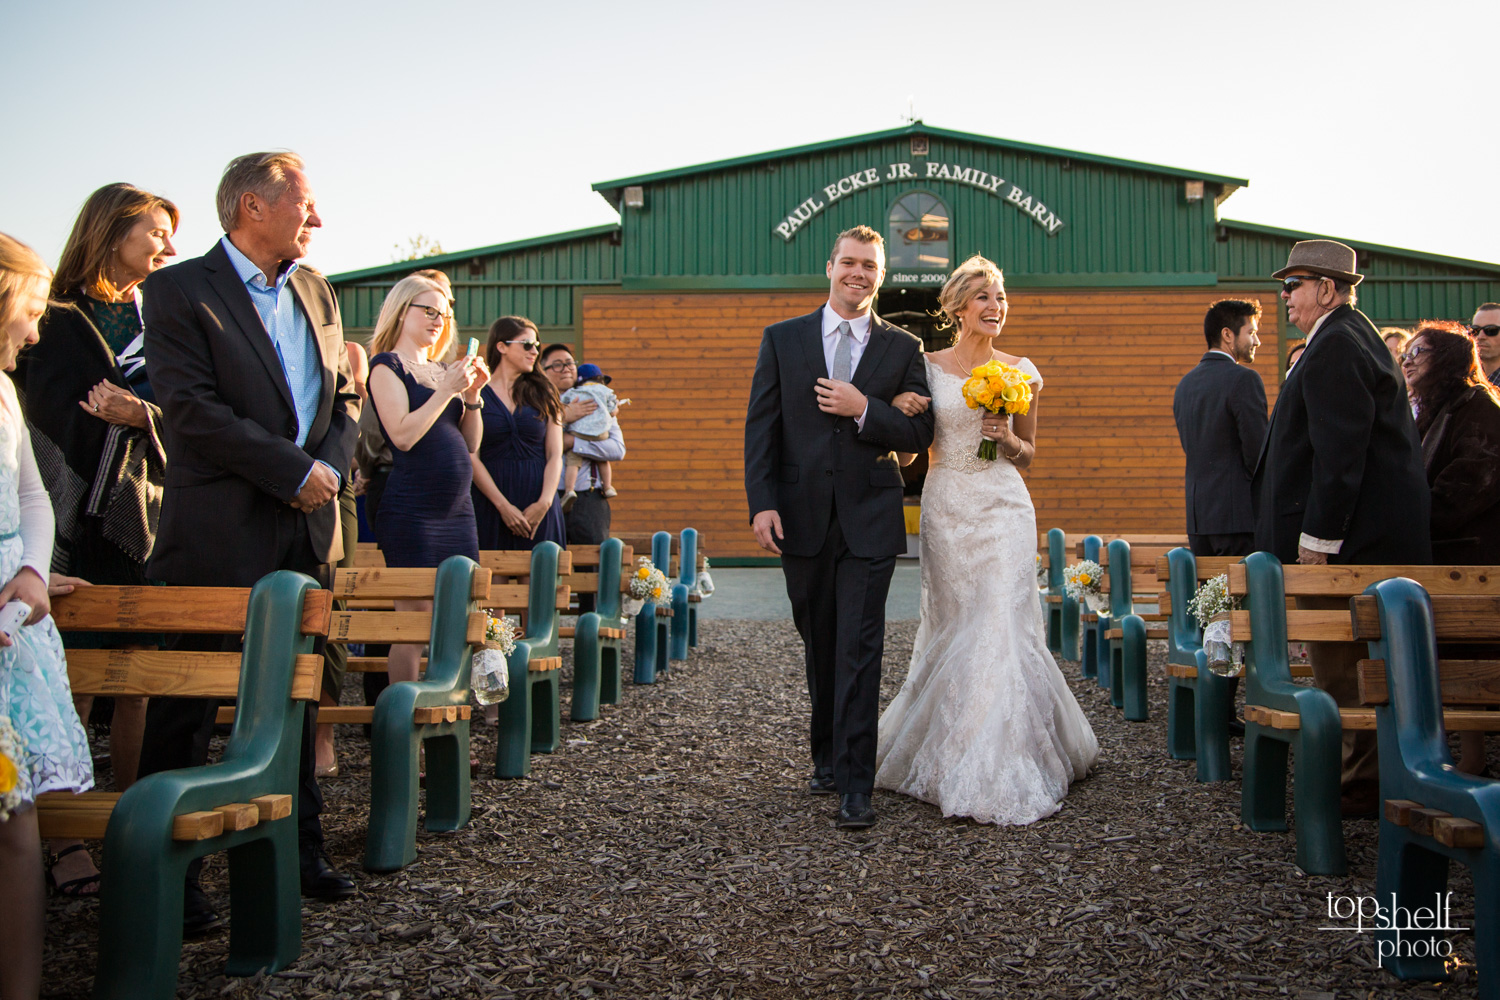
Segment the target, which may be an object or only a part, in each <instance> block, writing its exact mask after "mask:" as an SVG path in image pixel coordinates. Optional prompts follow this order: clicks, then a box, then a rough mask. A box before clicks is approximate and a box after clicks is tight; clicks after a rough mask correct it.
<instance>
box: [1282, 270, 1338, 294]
mask: <svg viewBox="0 0 1500 1000" xmlns="http://www.w3.org/2000/svg"><path fill="white" fill-rule="evenodd" d="M1325 280H1327V279H1325V278H1320V277H1318V276H1317V275H1316V274H1294V275H1292V276H1291V277H1290V278H1286V279H1284V280H1283V281H1282V282H1281V294H1283V295H1290V294H1292V293H1293V292H1295V291H1296V290H1297V289H1299V288H1301V287H1302V285H1303V283H1304V282H1308V281H1325Z"/></svg>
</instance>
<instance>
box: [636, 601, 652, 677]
mask: <svg viewBox="0 0 1500 1000" xmlns="http://www.w3.org/2000/svg"><path fill="white" fill-rule="evenodd" d="M635 682H636V683H637V684H655V683H656V607H655V606H654V605H652V604H649V603H648V604H647V605H646V606H645V607H644V608H642V609H641V610H640V612H639V613H638V614H637V615H636V616H635Z"/></svg>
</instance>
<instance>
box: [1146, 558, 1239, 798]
mask: <svg viewBox="0 0 1500 1000" xmlns="http://www.w3.org/2000/svg"><path fill="white" fill-rule="evenodd" d="M1238 561H1239V557H1238V556H1201V557H1200V556H1195V555H1193V553H1192V552H1191V551H1189V550H1188V549H1187V548H1186V547H1185V546H1181V547H1178V548H1174V549H1172V550H1170V551H1169V552H1167V553H1166V554H1164V555H1162V556H1159V557H1157V560H1156V578H1157V579H1158V580H1160V581H1161V584H1162V594H1161V598H1160V600H1159V602H1158V605H1157V606H1158V608H1160V609H1161V610H1162V611H1163V612H1165V613H1166V615H1167V627H1166V631H1167V635H1166V640H1167V668H1166V669H1167V753H1168V754H1169V755H1170V756H1171V757H1172V758H1173V759H1174V760H1195V759H1196V761H1197V765H1198V766H1197V778H1198V780H1199V781H1225V780H1228V779H1229V778H1230V777H1231V776H1232V774H1233V772H1232V771H1231V769H1230V764H1229V740H1228V729H1227V728H1225V727H1223V726H1219V725H1209V726H1207V728H1206V730H1205V731H1204V732H1202V733H1201V734H1200V731H1199V721H1200V720H1203V721H1204V722H1208V721H1209V720H1215V719H1228V717H1229V713H1230V711H1231V705H1230V701H1231V700H1232V698H1233V685H1232V684H1231V683H1229V681H1228V680H1227V679H1226V678H1221V677H1220V676H1219V675H1218V674H1215V673H1214V672H1213V671H1211V670H1209V669H1208V665H1207V662H1206V661H1205V662H1204V663H1203V664H1202V665H1201V667H1200V664H1199V656H1198V654H1199V653H1200V652H1201V651H1202V649H1203V630H1202V629H1201V628H1200V627H1199V626H1198V620H1197V619H1196V618H1194V617H1193V616H1192V613H1191V612H1189V611H1188V603H1189V602H1190V601H1191V600H1192V599H1193V595H1194V594H1196V593H1197V592H1198V588H1199V587H1200V586H1202V585H1203V584H1204V583H1205V582H1206V581H1208V580H1211V579H1213V578H1214V577H1216V576H1219V575H1220V574H1222V573H1227V572H1228V571H1229V564H1230V563H1232V562H1238ZM1220 734H1222V735H1223V739H1216V737H1217V736H1218V735H1220Z"/></svg>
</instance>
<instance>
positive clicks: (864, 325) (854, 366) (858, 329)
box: [823, 305, 870, 430]
mask: <svg viewBox="0 0 1500 1000" xmlns="http://www.w3.org/2000/svg"><path fill="white" fill-rule="evenodd" d="M840 323H848V324H849V332H850V333H851V334H853V337H852V338H851V343H850V345H849V374H850V375H851V376H853V374H854V373H855V372H857V371H859V359H860V358H862V357H864V355H865V347H866V346H867V345H868V344H869V343H870V314H869V313H865V314H864V315H863V316H856V317H854V318H853V319H844V317H842V316H840V315H839V314H838V313H836V312H834V311H833V306H831V305H825V306H824V307H823V363H824V364H825V365H826V366H827V368H826V370H827V372H828V377H829V378H832V377H833V355H834V352H835V351H837V350H838V346H839V337H840V336H842V335H841V334H840V333H839V324H840ZM869 412H870V404H869V401H868V400H866V402H865V411H864V413H861V414H860V415H859V417H858V419H856V420H855V421H854V426H855V427H857V428H858V429H859V430H864V429H865V415H866V414H868V413H869Z"/></svg>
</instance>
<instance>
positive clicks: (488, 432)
mask: <svg viewBox="0 0 1500 1000" xmlns="http://www.w3.org/2000/svg"><path fill="white" fill-rule="evenodd" d="M540 350H541V343H540V341H539V340H538V339H537V331H536V324H535V323H533V322H531V320H529V319H526V318H524V317H521V316H502V317H500V318H499V319H497V320H495V322H494V323H492V324H491V325H490V336H489V342H488V343H487V344H486V345H485V352H484V357H485V360H486V361H487V362H489V366H490V370H491V371H492V372H493V374H492V375H491V376H490V380H489V384H488V385H486V386H485V387H484V390H483V392H482V393H481V395H480V398H481V399H483V400H484V410H483V411H482V412H483V415H484V440H483V442H482V443H481V444H480V446H479V451H478V453H477V454H476V455H474V456H473V467H474V520H475V522H476V523H477V524H478V526H479V547H480V548H482V549H530V548H532V547H533V546H535V545H536V543H537V542H541V541H550V542H556V543H557V544H558V545H565V544H567V539H566V537H565V536H564V534H563V516H562V508H561V507H560V506H559V504H558V498H557V481H558V478H559V477H560V476H561V475H562V465H563V455H562V403H561V402H560V401H559V400H558V398H557V389H556V387H554V386H553V385H552V382H551V380H550V379H548V378H547V377H546V376H545V375H543V374H542V373H541V372H539V371H537V370H536V362H537V357H538V352H539V351H540Z"/></svg>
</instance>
